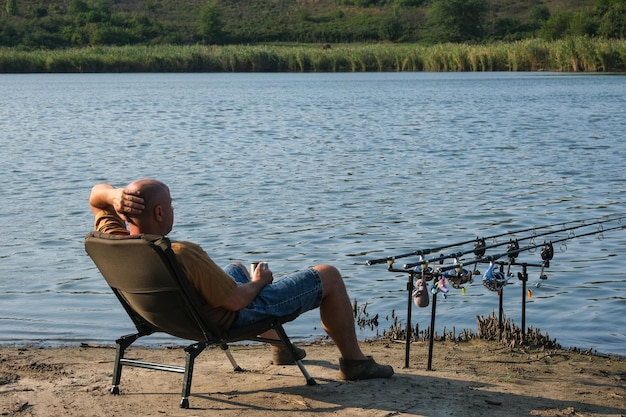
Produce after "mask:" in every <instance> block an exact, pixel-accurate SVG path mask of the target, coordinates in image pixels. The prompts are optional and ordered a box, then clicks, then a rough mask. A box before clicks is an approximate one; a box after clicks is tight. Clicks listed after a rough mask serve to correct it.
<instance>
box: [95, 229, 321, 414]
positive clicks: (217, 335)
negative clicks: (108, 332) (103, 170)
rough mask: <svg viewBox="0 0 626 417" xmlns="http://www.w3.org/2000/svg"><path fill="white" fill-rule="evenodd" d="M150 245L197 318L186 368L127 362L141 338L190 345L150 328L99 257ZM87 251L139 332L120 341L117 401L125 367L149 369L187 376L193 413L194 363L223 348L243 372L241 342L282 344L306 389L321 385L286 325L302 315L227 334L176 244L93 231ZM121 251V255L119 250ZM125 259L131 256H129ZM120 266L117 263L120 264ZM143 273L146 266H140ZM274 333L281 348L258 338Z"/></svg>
mask: <svg viewBox="0 0 626 417" xmlns="http://www.w3.org/2000/svg"><path fill="white" fill-rule="evenodd" d="M120 244H122V245H123V244H126V245H130V246H132V245H149V247H150V248H151V249H152V250H153V251H154V253H155V254H156V255H157V257H155V260H156V259H160V261H161V262H162V263H163V265H164V266H165V267H166V268H167V269H168V270H169V272H170V275H171V277H172V282H173V283H175V287H176V289H177V290H178V292H179V294H180V295H182V297H183V299H184V300H185V302H186V305H185V306H184V307H185V308H187V309H188V311H187V313H189V314H190V315H191V317H193V321H194V322H195V323H194V324H193V326H194V327H195V328H196V329H197V337H195V338H194V339H196V340H195V341H194V343H192V344H190V345H188V346H187V347H185V349H184V350H185V365H184V366H178V365H169V364H163V363H155V362H146V361H142V360H137V359H128V358H126V357H125V354H126V350H127V349H128V348H129V347H130V346H131V345H132V344H133V343H134V342H135V341H136V340H137V339H139V338H141V337H144V336H149V335H151V334H153V333H158V332H161V333H163V332H165V333H168V334H171V335H173V336H175V337H179V338H183V339H188V338H187V337H182V336H179V335H176V334H173V333H171V332H168V331H166V330H163V329H161V328H160V327H159V326H157V325H155V324H152V323H150V322H149V321H148V320H147V319H146V318H144V317H143V316H142V315H141V314H139V313H138V312H136V311H135V310H134V309H133V307H132V306H131V304H130V303H129V301H128V300H127V299H126V298H125V297H124V294H123V291H122V290H120V289H119V288H118V287H117V286H116V285H115V284H114V282H112V277H111V276H110V275H111V271H110V270H109V268H108V267H107V263H110V262H112V260H111V259H105V258H104V257H102V256H101V255H100V254H99V252H100V251H101V250H104V251H105V253H107V251H108V250H110V249H112V248H114V246H115V245H120ZM85 250H86V252H87V254H88V255H89V256H90V257H91V259H92V260H93V261H94V263H95V264H96V266H97V268H98V269H99V271H100V273H101V274H102V276H103V277H104V279H105V280H106V281H107V284H109V287H110V288H111V290H112V291H113V293H114V294H115V295H116V297H117V299H118V300H119V302H120V303H121V304H122V306H123V307H124V310H125V311H126V313H127V314H128V316H129V317H130V319H131V320H132V322H133V323H134V325H135V327H136V329H137V332H136V333H132V334H127V335H125V336H122V337H120V338H119V339H117V340H116V342H115V343H116V355H115V364H114V368H113V385H112V387H111V389H110V392H111V394H115V395H118V394H119V393H120V390H119V386H120V382H121V378H122V368H123V367H124V366H131V367H139V368H146V369H151V370H158V371H166V372H175V373H182V374H184V375H183V386H182V394H181V395H182V398H181V400H180V404H179V405H180V407H181V408H189V396H190V394H191V382H192V378H193V369H194V363H195V360H196V358H197V357H198V355H200V353H202V351H204V349H206V348H207V347H209V346H220V347H221V349H222V350H223V351H224V352H225V354H226V356H227V358H228V360H229V361H230V363H231V365H232V367H233V370H234V371H235V372H241V371H243V369H242V368H241V367H240V366H239V365H238V364H237V362H236V360H235V358H234V357H233V355H232V353H231V351H230V350H229V348H228V344H229V343H234V342H241V341H255V342H262V343H272V344H278V343H280V344H282V345H283V346H284V347H286V348H287V349H288V350H289V352H290V353H291V355H292V357H293V359H294V361H295V363H296V364H297V365H298V367H299V369H300V371H301V372H302V374H303V375H304V377H305V379H306V384H307V385H316V381H315V379H313V377H311V375H310V374H309V373H308V371H307V370H306V368H305V367H304V365H303V364H302V361H301V360H299V359H298V356H297V352H296V349H295V347H294V345H293V343H292V342H291V340H290V339H289V337H288V336H287V333H286V332H285V329H284V327H283V324H284V323H286V322H289V321H291V320H294V319H295V318H296V317H297V314H293V315H290V316H285V317H271V318H269V319H266V320H264V321H262V322H260V323H257V324H255V325H253V326H250V327H245V328H240V329H234V330H228V331H222V330H220V329H219V328H218V327H217V326H216V325H215V324H214V323H213V322H212V321H211V320H210V318H209V317H207V315H206V314H205V313H204V311H203V310H202V308H201V307H200V303H199V295H198V294H197V293H196V291H195V290H194V289H193V287H192V286H191V285H190V283H189V281H188V279H187V277H186V275H185V273H184V271H183V270H182V268H181V267H180V266H179V264H178V262H177V260H176V256H175V254H174V252H173V251H172V248H171V242H170V240H169V239H168V238H167V237H164V236H156V235H131V236H119V235H110V234H105V233H101V232H98V231H93V232H91V233H89V234H88V235H87V236H86V238H85ZM116 250H117V249H116ZM124 256H131V257H132V254H128V255H127V254H126V252H124ZM115 261H117V259H115ZM139 267H141V266H139ZM267 330H275V331H276V333H277V334H278V337H279V339H280V341H279V342H278V343H277V341H276V340H275V339H268V338H264V337H260V336H258V335H259V334H261V333H263V332H265V331H267Z"/></svg>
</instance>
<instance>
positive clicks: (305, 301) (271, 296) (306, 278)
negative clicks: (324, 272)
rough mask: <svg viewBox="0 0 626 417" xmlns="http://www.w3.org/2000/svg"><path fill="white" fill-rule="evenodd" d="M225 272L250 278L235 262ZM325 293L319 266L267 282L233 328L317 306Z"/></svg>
mask: <svg viewBox="0 0 626 417" xmlns="http://www.w3.org/2000/svg"><path fill="white" fill-rule="evenodd" d="M224 272H226V273H227V274H228V275H230V276H231V277H232V278H233V279H234V280H235V281H237V283H238V284H245V283H247V282H250V279H249V278H248V277H247V276H246V274H245V272H244V271H243V270H242V269H241V268H240V267H239V266H237V265H235V264H229V265H228V266H226V267H225V268H224ZM322 294H323V292H322V280H321V279H320V276H319V274H318V272H317V271H316V270H315V269H312V268H310V269H305V270H303V271H299V272H296V273H294V274H291V275H287V276H285V277H282V278H280V279H277V280H276V281H274V282H273V283H271V284H270V285H267V286H266V287H265V288H263V289H262V290H261V292H260V293H259V295H257V296H256V298H255V299H254V300H253V301H252V302H251V303H250V304H248V306H247V307H244V308H243V309H241V310H239V311H238V312H237V313H238V314H237V319H236V320H235V322H234V323H233V325H232V326H231V328H233V329H234V328H238V327H245V326H250V325H251V324H254V323H256V322H257V321H259V320H263V319H266V318H268V317H274V316H287V315H289V314H294V313H297V314H302V313H304V312H306V311H309V310H313V309H315V308H317V307H319V306H320V303H321V302H322Z"/></svg>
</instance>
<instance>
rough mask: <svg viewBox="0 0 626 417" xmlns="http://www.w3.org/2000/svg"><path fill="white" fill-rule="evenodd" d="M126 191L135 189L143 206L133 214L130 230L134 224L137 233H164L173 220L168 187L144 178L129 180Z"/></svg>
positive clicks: (169, 229)
mask: <svg viewBox="0 0 626 417" xmlns="http://www.w3.org/2000/svg"><path fill="white" fill-rule="evenodd" d="M126 190H128V191H136V192H138V193H139V197H141V198H143V200H144V205H145V208H144V210H143V211H142V212H141V214H137V215H133V216H132V217H130V218H129V220H131V224H130V227H131V232H132V231H133V230H132V228H133V226H135V227H136V228H137V230H136V232H137V233H149V234H158V235H166V234H168V233H169V232H170V231H171V229H172V225H173V222H174V209H173V208H172V197H171V196H170V189H169V188H168V186H167V185H165V184H164V183H162V182H161V181H158V180H154V179H150V178H146V179H140V180H136V181H133V182H131V183H130V184H128V185H127V186H126Z"/></svg>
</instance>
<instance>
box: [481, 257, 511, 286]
mask: <svg viewBox="0 0 626 417" xmlns="http://www.w3.org/2000/svg"><path fill="white" fill-rule="evenodd" d="M495 266H496V264H494V263H493V262H490V263H489V268H487V271H485V276H484V277H483V285H484V286H485V287H486V288H487V289H488V290H489V291H494V292H497V291H500V290H502V288H504V286H505V285H506V284H508V281H509V279H508V278H507V277H506V276H505V275H504V272H502V271H496V270H495Z"/></svg>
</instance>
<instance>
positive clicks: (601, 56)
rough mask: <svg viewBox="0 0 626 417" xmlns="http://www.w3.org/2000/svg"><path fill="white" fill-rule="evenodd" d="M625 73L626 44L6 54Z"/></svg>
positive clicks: (189, 64)
mask: <svg viewBox="0 0 626 417" xmlns="http://www.w3.org/2000/svg"><path fill="white" fill-rule="evenodd" d="M362 71H561V72H566V71H587V72H597V71H602V72H623V71H626V40H602V39H591V38H585V37H577V38H568V39H563V40H556V41H545V40H539V39H529V40H522V41H517V42H496V43H491V44H489V45H471V44H437V45H419V44H382V43H381V44H338V45H331V46H330V47H329V48H322V47H320V45H317V44H301V45H300V44H299V45H278V44H269V45H251V46H243V45H232V46H228V45H226V46H216V45H212V46H209V45H189V46H179V45H155V46H118V47H113V46H106V47H91V48H70V49H57V50H37V51H20V50H16V49H11V48H4V49H0V72H2V73H74V72H362Z"/></svg>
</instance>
